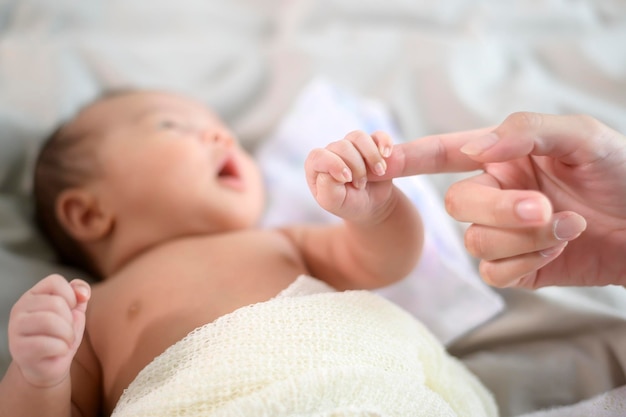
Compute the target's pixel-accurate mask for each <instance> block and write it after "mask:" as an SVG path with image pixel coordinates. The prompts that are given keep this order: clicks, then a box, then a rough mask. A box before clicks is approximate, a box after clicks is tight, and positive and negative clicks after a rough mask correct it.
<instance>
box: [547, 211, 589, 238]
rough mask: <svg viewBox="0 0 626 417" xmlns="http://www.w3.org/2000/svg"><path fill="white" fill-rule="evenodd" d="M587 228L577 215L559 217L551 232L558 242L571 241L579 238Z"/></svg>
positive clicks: (583, 220)
mask: <svg viewBox="0 0 626 417" xmlns="http://www.w3.org/2000/svg"><path fill="white" fill-rule="evenodd" d="M586 227H587V222H586V221H585V218H584V217H582V216H579V215H578V214H571V215H569V216H566V217H561V218H560V219H557V220H556V221H555V222H554V226H553V229H552V232H553V233H554V237H555V238H557V239H558V240H565V241H567V240H572V239H575V238H577V237H578V236H580V234H581V233H582V232H583V231H584V230H585V228H586Z"/></svg>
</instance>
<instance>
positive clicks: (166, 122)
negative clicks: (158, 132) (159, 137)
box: [157, 119, 183, 130]
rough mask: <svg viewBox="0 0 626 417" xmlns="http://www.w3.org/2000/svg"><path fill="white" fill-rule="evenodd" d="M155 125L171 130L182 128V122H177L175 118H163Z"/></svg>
mask: <svg viewBox="0 0 626 417" xmlns="http://www.w3.org/2000/svg"><path fill="white" fill-rule="evenodd" d="M157 127H158V128H159V129H162V130H172V129H182V127H183V125H182V123H179V122H177V121H176V120H171V119H163V120H159V122H158V123H157Z"/></svg>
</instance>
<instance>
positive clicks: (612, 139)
mask: <svg viewBox="0 0 626 417" xmlns="http://www.w3.org/2000/svg"><path fill="white" fill-rule="evenodd" d="M387 165H388V169H387V173H386V174H385V176H383V177H382V178H387V177H393V176H401V175H415V174H424V173H440V172H460V171H472V170H481V171H482V172H481V173H479V174H477V175H475V176H473V177H471V178H468V179H464V180H461V181H459V182H457V183H455V184H453V185H452V186H451V187H450V188H449V190H448V191H447V193H446V208H447V210H448V212H449V213H450V215H451V216H453V217H454V218H455V219H457V220H459V221H462V222H469V223H471V225H470V227H469V228H468V229H467V232H466V234H465V245H466V247H467V249H468V251H469V252H470V253H471V254H472V255H474V256H476V257H478V258H480V259H481V262H480V273H481V275H482V277H483V278H484V279H485V281H486V282H487V283H489V284H491V285H494V286H500V287H502V286H520V287H526V288H537V287H542V286H546V285H607V284H620V285H625V284H626V137H624V136H623V135H621V134H619V133H618V132H616V131H614V130H612V129H610V128H609V127H607V126H605V125H604V124H602V123H600V122H599V121H597V120H596V119H594V118H592V117H590V116H584V115H568V116H556V115H547V114H537V113H515V114H512V115H510V116H509V117H507V118H506V120H505V121H504V122H503V123H502V124H501V125H499V126H497V127H495V128H494V127H491V128H485V129H478V130H474V131H468V132H458V133H452V134H447V135H436V136H429V137H424V138H421V139H416V140H414V141H411V142H408V143H404V144H400V145H397V146H396V147H395V148H394V151H393V152H392V155H391V157H390V158H389V159H388V160H387Z"/></svg>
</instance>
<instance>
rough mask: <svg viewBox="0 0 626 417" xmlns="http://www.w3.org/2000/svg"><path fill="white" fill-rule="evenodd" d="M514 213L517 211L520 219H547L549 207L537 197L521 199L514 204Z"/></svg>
mask: <svg viewBox="0 0 626 417" xmlns="http://www.w3.org/2000/svg"><path fill="white" fill-rule="evenodd" d="M515 213H517V215H518V216H519V217H520V219H522V220H528V221H540V220H548V218H549V216H550V207H549V206H547V205H546V204H544V203H543V201H542V200H538V199H527V200H521V201H518V202H517V204H515Z"/></svg>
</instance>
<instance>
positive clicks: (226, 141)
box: [201, 129, 234, 146]
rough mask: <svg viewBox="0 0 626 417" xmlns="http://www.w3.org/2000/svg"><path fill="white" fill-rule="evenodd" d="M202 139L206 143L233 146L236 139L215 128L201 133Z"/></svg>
mask: <svg viewBox="0 0 626 417" xmlns="http://www.w3.org/2000/svg"><path fill="white" fill-rule="evenodd" d="M201 137H202V141H203V142H206V143H214V144H218V145H222V146H231V145H232V144H233V143H234V139H233V137H232V136H231V135H229V134H228V133H226V132H221V131H215V130H210V129H207V130H204V131H202V133H201Z"/></svg>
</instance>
